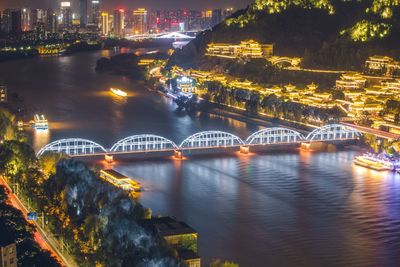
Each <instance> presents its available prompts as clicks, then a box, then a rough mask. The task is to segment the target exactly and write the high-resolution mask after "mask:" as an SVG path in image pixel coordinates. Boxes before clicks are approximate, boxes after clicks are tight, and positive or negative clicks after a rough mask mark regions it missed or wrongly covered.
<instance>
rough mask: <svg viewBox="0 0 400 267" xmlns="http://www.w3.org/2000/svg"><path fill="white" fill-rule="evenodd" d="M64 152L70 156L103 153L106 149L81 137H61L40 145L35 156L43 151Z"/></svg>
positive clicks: (40, 154)
mask: <svg viewBox="0 0 400 267" xmlns="http://www.w3.org/2000/svg"><path fill="white" fill-rule="evenodd" d="M49 151H51V152H57V153H65V154H67V155H70V156H79V155H89V154H98V153H104V152H106V151H107V150H106V149H105V148H104V147H103V146H101V145H99V144H98V143H96V142H93V141H90V140H87V139H82V138H68V139H61V140H57V141H54V142H51V143H49V144H47V145H46V146H44V147H42V148H41V149H40V150H39V152H38V153H37V156H38V157H40V156H42V155H43V154H44V153H45V152H49Z"/></svg>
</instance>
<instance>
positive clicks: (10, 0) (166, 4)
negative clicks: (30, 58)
mask: <svg viewBox="0 0 400 267" xmlns="http://www.w3.org/2000/svg"><path fill="white" fill-rule="evenodd" d="M59 2H61V1H51V0H29V1H28V0H3V1H1V3H0V9H5V8H15V7H28V8H58V7H59ZM71 2H72V4H73V6H74V8H75V7H76V8H78V5H79V4H78V2H79V1H78V0H73V1H71ZM251 2H253V1H252V0H220V1H212V0H205V1H201V2H199V1H194V2H193V3H190V4H188V1H185V0H168V1H158V0H148V1H146V0H138V1H134V2H132V1H129V0H103V1H102V7H101V8H102V9H103V10H113V9H120V8H123V9H134V8H138V7H144V8H148V9H180V8H182V9H213V8H225V7H235V8H245V7H246V6H247V5H248V4H250V3H251Z"/></svg>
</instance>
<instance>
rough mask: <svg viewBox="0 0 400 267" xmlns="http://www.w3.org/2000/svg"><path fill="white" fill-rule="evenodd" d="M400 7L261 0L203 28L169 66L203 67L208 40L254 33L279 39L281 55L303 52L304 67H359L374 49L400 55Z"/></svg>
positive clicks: (391, 1) (384, 2)
mask: <svg viewBox="0 0 400 267" xmlns="http://www.w3.org/2000/svg"><path fill="white" fill-rule="evenodd" d="M399 11H400V1H398V0H319V1H318V0H284V1H280V0H256V1H255V2H254V3H253V4H251V5H250V6H248V7H247V8H246V9H245V10H241V11H238V12H237V13H236V14H234V15H233V16H232V17H231V18H229V19H227V20H226V21H224V22H222V23H221V24H219V25H217V26H215V27H214V28H213V29H212V30H208V31H205V32H202V33H200V34H199V35H198V37H197V38H196V39H194V40H193V41H192V42H191V43H189V44H188V45H187V46H186V47H184V48H183V49H182V50H181V51H177V52H176V53H175V54H174V55H173V57H172V58H171V59H170V62H169V66H173V65H180V66H182V67H202V66H204V63H205V62H206V60H205V57H204V52H205V49H206V47H207V44H208V43H210V42H231V43H239V42H240V41H241V40H247V39H254V40H256V41H259V42H261V43H274V45H275V47H274V50H275V54H276V55H280V56H296V57H302V58H304V60H303V63H302V64H303V66H304V67H310V68H311V67H312V68H325V69H354V70H358V69H360V68H361V67H362V66H363V63H364V61H365V59H366V58H367V57H368V56H370V55H374V54H383V55H388V56H392V57H394V58H395V59H397V54H398V53H399V44H400V37H399V36H400V35H399V33H400V12H399Z"/></svg>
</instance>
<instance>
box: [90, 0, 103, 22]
mask: <svg viewBox="0 0 400 267" xmlns="http://www.w3.org/2000/svg"><path fill="white" fill-rule="evenodd" d="M88 24H90V25H92V26H95V27H99V24H100V1H99V0H91V1H90V8H89V19H88Z"/></svg>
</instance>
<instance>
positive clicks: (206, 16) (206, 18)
mask: <svg viewBox="0 0 400 267" xmlns="http://www.w3.org/2000/svg"><path fill="white" fill-rule="evenodd" d="M212 17H213V11H212V10H206V11H202V12H201V28H202V29H208V28H211V27H212Z"/></svg>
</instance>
